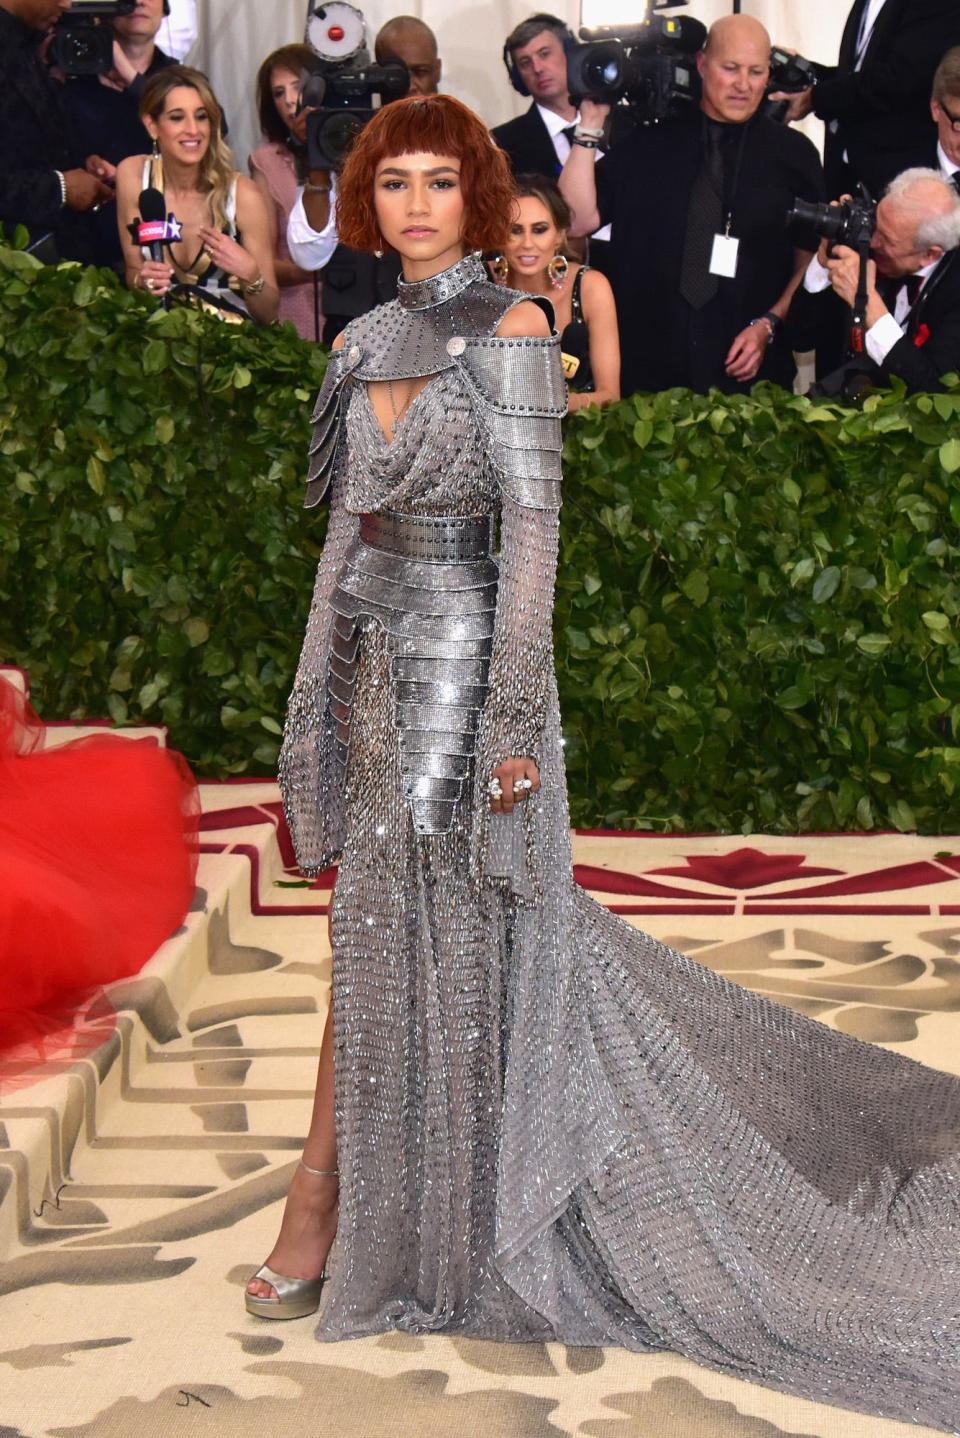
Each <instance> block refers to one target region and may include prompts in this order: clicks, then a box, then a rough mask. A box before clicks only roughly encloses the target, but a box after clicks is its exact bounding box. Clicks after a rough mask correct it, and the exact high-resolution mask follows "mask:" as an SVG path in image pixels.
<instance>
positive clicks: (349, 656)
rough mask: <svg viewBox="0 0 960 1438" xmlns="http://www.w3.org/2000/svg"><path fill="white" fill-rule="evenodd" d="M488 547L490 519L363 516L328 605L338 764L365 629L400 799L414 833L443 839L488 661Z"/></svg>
mask: <svg viewBox="0 0 960 1438" xmlns="http://www.w3.org/2000/svg"><path fill="white" fill-rule="evenodd" d="M493 542H494V522H493V518H492V517H491V516H490V515H471V516H466V517H457V518H451V517H443V518H433V517H432V516H428V515H407V514H395V513H391V512H388V511H381V512H379V513H377V514H365V515H362V516H361V519H360V536H359V538H358V540H357V541H356V542H355V544H354V545H353V546H352V548H351V550H350V552H349V554H348V555H347V558H346V561H345V563H344V566H343V569H342V570H341V572H340V575H339V577H338V580H337V584H336V587H335V588H334V591H333V595H332V598H331V601H330V603H331V607H332V609H333V611H334V614H335V616H336V617H335V619H334V626H333V644H332V652H331V657H330V667H329V671H328V680H327V703H328V708H329V712H330V715H331V718H332V719H333V722H334V726H335V734H336V752H337V756H338V758H339V759H340V761H341V763H343V764H344V765H345V764H346V762H347V759H348V757H349V750H350V725H351V715H352V709H353V691H354V685H355V683H356V677H357V668H358V664H359V641H360V633H359V631H360V626H361V624H362V623H363V622H364V621H365V620H371V619H372V620H375V621H376V622H377V623H378V624H380V625H381V627H382V628H383V631H384V633H385V635H386V643H387V650H388V653H389V654H390V671H391V682H392V687H393V703H394V722H395V724H396V728H397V736H398V743H399V749H400V768H401V777H402V782H403V792H404V796H405V798H406V799H407V802H408V803H409V805H410V809H411V814H412V818H413V827H414V830H415V832H416V833H418V834H443V833H446V832H447V831H448V830H449V829H450V826H451V823H452V822H453V814H454V809H455V808H456V805H457V802H458V801H459V799H460V796H461V794H462V792H463V785H464V781H465V780H466V779H467V777H468V775H469V772H470V766H471V763H472V761H473V756H474V752H475V748H476V736H477V729H478V727H479V723H480V713H481V710H482V709H483V706H484V704H485V702H486V698H487V693H488V689H489V675H490V657H491V654H492V652H493V628H494V620H495V617H496V603H497V579H498V569H497V564H496V561H495V560H494V559H493V557H492V553H491V551H492V548H493Z"/></svg>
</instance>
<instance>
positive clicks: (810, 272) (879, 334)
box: [803, 255, 940, 365]
mask: <svg viewBox="0 0 960 1438" xmlns="http://www.w3.org/2000/svg"><path fill="white" fill-rule="evenodd" d="M939 263H940V261H939V260H934V262H933V264H931V265H924V267H923V269H922V270H917V271H916V274H917V275H918V276H919V277H920V279H921V280H923V282H924V284H925V283H926V282H927V280H928V279H929V278H930V276H931V275H932V274H933V272H934V270H935V269H936V268H937V265H938V264H939ZM906 278H908V276H906V275H905V276H904V279H906ZM803 288H804V289H805V290H807V291H808V292H809V293H810V294H812V295H818V294H820V293H821V291H822V290H828V289H829V288H830V271H829V270H828V269H826V267H825V266H824V265H822V264H821V263H820V260H819V258H818V257H817V256H816V255H814V257H813V259H812V260H811V261H810V263H809V265H807V272H806V274H805V275H804V277H803ZM920 289H921V291H922V290H923V285H921V286H920ZM917 298H918V299H919V294H918V296H917ZM914 303H916V301H915V302H914ZM910 308H911V306H910V299H909V296H908V295H907V287H906V285H903V286H902V287H901V288H900V290H898V292H897V299H896V303H895V305H894V308H893V313H892V314H891V313H890V311H889V310H887V312H886V314H883V315H881V316H880V318H879V319H878V320H877V322H876V324H873V325H871V326H870V328H869V329H868V330H867V332H866V334H865V335H864V343H865V344H866V347H867V354H868V355H869V356H870V358H871V359H872V360H873V362H874V364H878V365H882V364H883V363H884V361H885V360H886V358H887V355H888V354H889V353H890V351H891V350H892V349H893V347H894V345H895V344H897V343H899V341H900V340H902V339H903V337H904V335H905V334H906V332H907V330H906V325H907V319H908V317H909V315H910Z"/></svg>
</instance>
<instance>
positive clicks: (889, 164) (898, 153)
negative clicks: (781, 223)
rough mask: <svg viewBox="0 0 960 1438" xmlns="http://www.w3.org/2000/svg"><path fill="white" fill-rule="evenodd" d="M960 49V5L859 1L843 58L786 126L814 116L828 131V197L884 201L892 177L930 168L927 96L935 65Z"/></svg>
mask: <svg viewBox="0 0 960 1438" xmlns="http://www.w3.org/2000/svg"><path fill="white" fill-rule="evenodd" d="M957 44H960V4H958V0H856V3H855V4H854V6H853V8H852V9H851V11H850V14H849V16H848V17H847V23H846V26H845V28H844V31H843V38H842V40H841V42H840V57H839V60H838V62H837V65H836V66H835V67H834V68H833V69H824V70H823V71H822V72H821V76H820V78H819V79H818V80H817V81H816V83H815V84H814V85H813V86H812V88H810V89H808V90H803V91H801V93H800V94H798V95H792V96H780V95H778V96H774V97H773V98H775V99H784V100H788V101H789V109H788V113H787V118H788V119H789V120H801V119H803V118H804V116H805V115H809V114H810V112H811V111H813V112H814V113H815V114H816V115H817V116H819V118H820V119H821V120H823V121H824V122H825V124H826V130H827V134H826V147H825V152H824V164H825V168H826V175H827V190H828V192H829V193H830V194H831V195H841V194H849V193H852V192H853V190H854V188H855V186H856V185H857V184H864V185H866V187H867V189H868V190H869V191H870V193H871V194H872V195H880V194H882V193H883V190H884V188H885V187H886V185H888V184H889V182H890V181H891V180H892V179H893V177H894V176H895V175H898V174H900V173H901V172H902V171H903V170H906V169H909V168H911V167H912V166H917V165H927V164H929V163H930V119H929V113H930V112H929V103H930V88H931V84H932V81H933V74H934V71H935V69H936V68H937V64H938V62H939V60H940V58H941V56H942V55H943V54H944V52H945V51H946V50H948V49H949V48H950V46H951V45H957Z"/></svg>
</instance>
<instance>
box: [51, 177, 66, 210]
mask: <svg viewBox="0 0 960 1438" xmlns="http://www.w3.org/2000/svg"><path fill="white" fill-rule="evenodd" d="M53 173H54V174H55V175H56V177H57V179H58V180H59V181H60V204H61V206H63V205H65V204H66V203H67V177H66V175H65V174H64V173H63V171H62V170H54V172H53Z"/></svg>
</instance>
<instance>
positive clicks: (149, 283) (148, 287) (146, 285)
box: [143, 279, 153, 290]
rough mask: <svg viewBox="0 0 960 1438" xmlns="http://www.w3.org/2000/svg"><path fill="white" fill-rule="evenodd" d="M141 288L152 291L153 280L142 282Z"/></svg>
mask: <svg viewBox="0 0 960 1438" xmlns="http://www.w3.org/2000/svg"><path fill="white" fill-rule="evenodd" d="M143 288H144V289H145V290H152V289H153V280H149V279H147V280H144V282H143Z"/></svg>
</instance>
